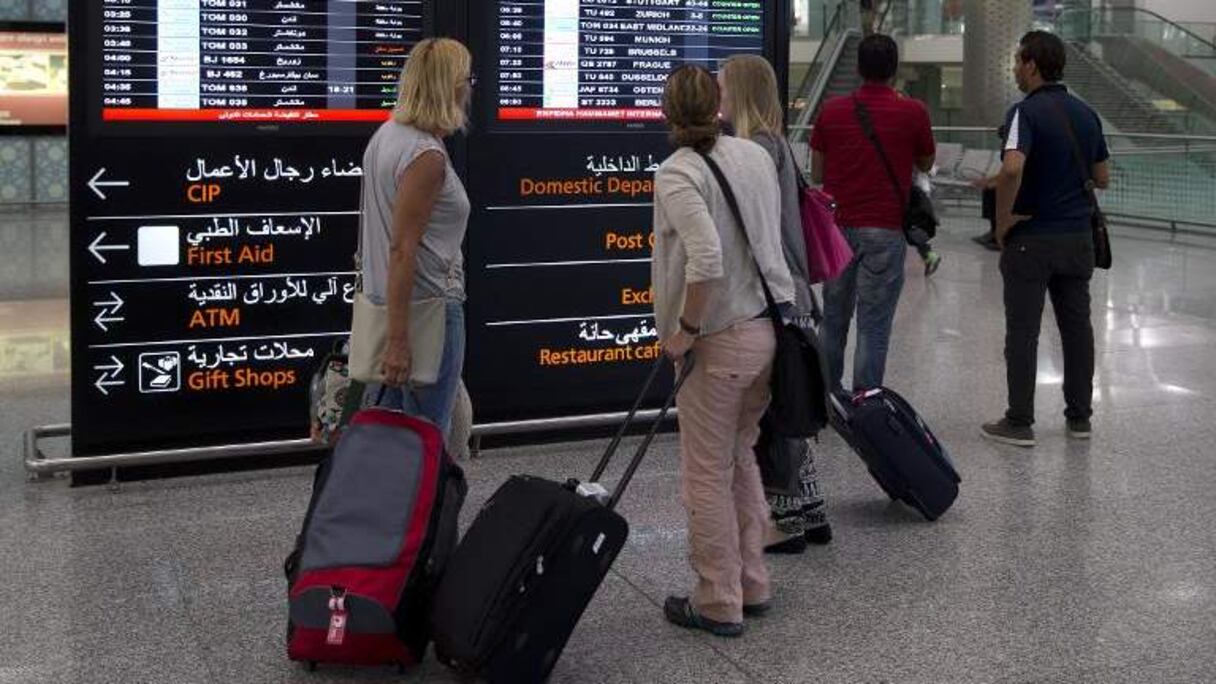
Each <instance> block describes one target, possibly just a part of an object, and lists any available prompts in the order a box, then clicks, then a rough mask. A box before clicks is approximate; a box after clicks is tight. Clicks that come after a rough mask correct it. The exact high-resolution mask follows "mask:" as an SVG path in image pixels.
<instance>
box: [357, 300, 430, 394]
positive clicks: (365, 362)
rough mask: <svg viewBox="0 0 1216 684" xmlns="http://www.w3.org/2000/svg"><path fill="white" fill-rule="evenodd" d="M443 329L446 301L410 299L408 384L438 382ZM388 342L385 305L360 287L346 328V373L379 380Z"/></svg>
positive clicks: (373, 381)
mask: <svg viewBox="0 0 1216 684" xmlns="http://www.w3.org/2000/svg"><path fill="white" fill-rule="evenodd" d="M446 330H447V302H445V301H444V300H443V299H442V298H439V297H436V298H433V299H416V300H414V301H412V302H410V357H411V360H412V363H411V365H410V384H412V385H434V384H435V383H437V382H439V366H440V364H442V363H443V343H444V338H445V337H446ZM387 346H388V307H386V306H384V305H383V304H376V303H374V302H372V300H371V299H369V298H368V296H367V295H366V294H364V293H363V291H362V290H360V291H359V292H357V293H356V294H355V315H354V319H353V320H352V321H351V330H350V377H351V378H353V379H355V380H358V381H360V382H364V383H377V384H379V383H383V382H384V368H383V367H382V363H383V361H384V350H385V348H386V347H387Z"/></svg>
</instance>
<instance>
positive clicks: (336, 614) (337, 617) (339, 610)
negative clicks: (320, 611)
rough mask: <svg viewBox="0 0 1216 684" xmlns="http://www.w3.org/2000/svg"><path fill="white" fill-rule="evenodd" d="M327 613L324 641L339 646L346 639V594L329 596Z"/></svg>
mask: <svg viewBox="0 0 1216 684" xmlns="http://www.w3.org/2000/svg"><path fill="white" fill-rule="evenodd" d="M329 613H330V614H329V632H328V633H327V634H326V636H325V643H326V644H327V645H329V646H341V645H342V644H343V643H344V642H345V641H346V623H347V613H346V594H344V593H343V594H334V595H333V596H330V597H329Z"/></svg>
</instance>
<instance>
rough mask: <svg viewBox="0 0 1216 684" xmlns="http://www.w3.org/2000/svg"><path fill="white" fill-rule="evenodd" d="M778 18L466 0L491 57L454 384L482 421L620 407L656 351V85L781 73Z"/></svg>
mask: <svg viewBox="0 0 1216 684" xmlns="http://www.w3.org/2000/svg"><path fill="white" fill-rule="evenodd" d="M788 7H789V6H788V3H786V2H778V1H774V0H764V1H763V2H762V1H760V0H752V1H748V0H582V1H581V2H579V1H574V0H547V1H544V2H541V1H538V0H536V1H534V0H499V1H497V2H485V3H480V2H475V3H472V4H471V5H470V26H471V27H472V31H473V33H472V35H471V37H470V38H471V45H472V46H473V49H474V54H475V55H490V56H491V57H490V58H489V59H486V58H482V59H478V60H475V61H476V62H477V65H478V68H479V77H480V78H479V79H478V83H479V85H478V87H477V89H476V93H475V103H474V113H475V121H474V123H473V126H472V127H471V129H470V130H471V132H470V137H469V145H468V149H469V162H468V184H469V191H470V196H471V197H472V198H473V199H474V209H473V216H472V218H471V219H470V223H469V238H468V242H467V250H466V251H467V264H466V273H467V274H468V279H469V288H468V290H469V300H468V304H467V325H468V331H469V345H468V352H467V359H466V365H465V382H466V383H467V385H468V387H469V391H470V394H471V395H472V397H473V402H474V406H475V411H476V414H477V417H478V420H479V421H499V420H527V419H533V418H547V417H554V416H563V415H579V414H595V413H604V412H612V411H619V410H624V409H627V408H628V407H629V406H630V405H631V403H632V401H633V400H634V399H635V398H636V393H637V392H638V390H639V388H640V387H641V385H642V382H643V380H644V379H645V377H646V372H647V371H648V370H649V368H650V366H651V364H652V363H653V362H654V361H655V360H656V359H657V358H659V356H660V355H661V354H662V350H661V347H660V340H659V338H658V332H657V330H656V329H655V321H654V316H653V312H654V292H653V290H652V288H651V275H650V261H651V259H650V257H651V247H652V240H653V213H654V207H653V193H654V175H655V171H656V170H657V169H658V167H659V165H660V164H661V163H662V162H663V160H664V159H666V158H667V156H668V155H670V154H671V152H672V149H671V146H670V143H669V142H668V136H667V131H666V129H665V127H664V126H663V122H662V120H661V101H662V91H663V88H664V86H665V84H666V78H667V75H668V74H669V73H670V72H671V71H672V70H673V69H674V68H676V67H678V66H680V65H682V64H685V63H689V62H691V63H694V64H700V65H702V66H705V67H707V68H710V69H713V70H716V68H717V65H718V64H719V62H720V61H721V60H722V59H725V58H726V57H729V56H731V55H735V54H745V53H746V54H757V53H759V54H763V55H765V56H767V57H769V58H770V59H772V60H773V62H774V64H777V65H781V64H782V63H783V61H784V60H783V59H782V56H781V54H780V53H779V51H780V50H782V47H781V46H782V45H783V41H784V40H785V37H784V35H783V34H782V33H781V32H782V31H783V29H782V28H781V27H782V25H783V22H781V21H780V20H779V18H780V17H784V16H786V11H787V10H788ZM777 71H778V75H779V82H782V83H783V82H784V81H785V78H784V71H785V70H784V69H783V68H781V67H780V66H779V67H778V69H777ZM663 393H664V390H663V389H662V388H657V389H656V390H655V396H652V397H650V398H649V400H648V403H650V404H651V405H653V404H654V403H657V402H658V401H659V400H661V396H660V395H662V394H663Z"/></svg>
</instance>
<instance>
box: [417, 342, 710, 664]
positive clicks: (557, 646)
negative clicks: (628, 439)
mask: <svg viewBox="0 0 1216 684" xmlns="http://www.w3.org/2000/svg"><path fill="white" fill-rule="evenodd" d="M662 363H663V360H662V359H660V360H659V362H658V363H656V364H655V368H654V371H653V372H652V373H651V375H650V379H649V380H648V381H647V383H646V389H644V390H643V391H642V397H645V396H646V394H647V393H648V392H647V390H648V389H649V388H650V386H651V384H652V383H653V382H654V381H655V378H656V377H657V376H658V375H659V371H660V370H661V368H662V365H661V364H662ZM691 366H692V361H691V359H690V360H689V361H687V362H685V363H684V364H683V372H682V373H681V374H680V377H679V379H678V380H677V381H676V385H675V389H673V390H672V393H671V395H670V396H669V397H668V399H667V402H666V403H665V405H664V406H663V410H662V412H661V414H660V417H659V419H658V420H657V421H656V422H655V424H654V426H653V428H652V429H651V430H650V432H649V434H648V435H647V436H646V438H645V439H644V440H643V442H642V444H641V446H640V447H638V450H637V452H636V453H635V454H634V456H633V460H632V461H630V463H629V465H628V467H627V468H626V470H625V473H624V474H623V475H622V476H621V480H620V483H619V484H618V485H617V487H616V490H615V491H614V492H613V493H612V494H611V496H609V495H608V493H607V491H606V490H605V489H604V488H603V487H601V486H599V485H598V484H595V483H596V482H597V481H598V480H599V478H600V476H601V475H603V473H604V470H605V468H606V467H607V465H608V462H609V461H610V460H611V459H612V456H613V454H614V453H615V452H616V449H617V447H618V446H619V445H620V442H621V437H622V436H623V435H624V434H625V432H626V430H627V429H628V428H629V425H630V424H631V423H632V421H633V419H634V418H635V417H636V414H637V410H638V407H639V406H640V404H641V402H642V399H641V398H639V399H638V402H637V404H635V405H634V407H633V410H631V411H630V413H629V418H628V419H627V420H626V421H625V424H624V425H622V426H621V429H620V431H619V432H618V433H617V435H616V438H615V439H613V440H612V443H611V445H610V446H609V447H608V449H607V451H606V452H605V454H604V457H603V458H602V459H601V460H600V463H599V465H598V466H597V467H596V469H595V472H594V473H593V474H592V476H591V481H590V482H588V483H580V482H578V481H577V480H569V481H567V482H565V483H560V482H553V481H550V480H545V479H542V478H538V477H531V476H527V475H519V476H515V477H512V478H511V479H509V480H508V481H507V482H506V483H505V484H504V485H503V486H502V487H500V488H499V489H498V491H497V492H495V494H494V496H493V497H491V498H490V500H489V501H488V502H487V503H486V505H485V506H484V507H483V508H482V509H481V511H480V512H479V513H478V515H477V518H476V520H474V521H473V525H472V527H470V528H469V530H468V532H466V533H465V536H464V539H463V540H461V542H460V546H459V547H458V548H457V550H456V553H455V554H454V555H453V556H452V560H451V562H450V563H449V564H448V568H447V572H446V573H445V574H444V577H443V580H442V581H441V583H440V585H439V590H438V592H437V593H436V595H435V601H434V604H433V613H432V624H433V628H434V636H435V653H436V655H437V656H438V657H439V659H440V661H442V662H444V663H445V664H447V665H449V666H451V667H453V668H455V669H457V670H458V671H460V672H462V673H464V674H467V675H473V676H480V677H484V678H485V679H487V680H489V681H490V682H501V683H504V684H505V683H510V684H527V683H529V682H542V681H544V680H545V679H546V678H547V677H548V676H549V673H550V672H551V671H552V669H553V666H554V665H555V664H556V663H557V660H558V658H559V657H560V656H561V653H562V649H564V648H565V646H566V641H567V640H568V639H569V638H570V635H571V633H572V632H573V631H574V627H575V625H576V624H577V623H578V620H579V618H580V617H581V616H582V614H583V611H584V610H585V609H586V607H587V604H588V603H589V602H590V601H591V598H592V597H593V596H594V595H595V592H596V590H597V589H598V588H599V586H600V583H601V582H602V581H603V579H604V576H605V575H606V574H607V573H608V569H609V567H611V565H612V562H613V561H614V560H615V559H616V556H617V554H618V553H620V551H621V548H622V547H623V546H624V545H625V539H626V537H627V536H628V534H629V525H628V524H627V523H626V522H625V519H624V518H623V517H621V515H620V514H619V513H617V512H616V511H615V510H614V509H615V507H616V504H617V502H618V501H619V500H620V498H621V495H622V494H623V493H624V491H625V488H626V487H627V486H628V485H629V481H630V479H631V478H632V477H633V474H634V472H635V471H636V470H637V468H638V465H639V464H640V463H641V461H642V457H643V456H645V454H646V450H647V448H648V447H649V446H650V443H651V441H652V440H653V439H654V436H655V433H656V432H657V431H658V429H659V426H660V425H661V424H662V422H663V419H664V418H665V417H666V415H667V412H668V410H669V409H670V408H671V405H672V404H673V403H674V401H675V396H676V393H677V392H678V391H679V388H680V385H681V384H683V381H684V379H685V378H686V377H687V374H688V372H689V370H690V368H691Z"/></svg>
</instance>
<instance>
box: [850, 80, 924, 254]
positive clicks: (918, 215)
mask: <svg viewBox="0 0 1216 684" xmlns="http://www.w3.org/2000/svg"><path fill="white" fill-rule="evenodd" d="M853 111H854V112H856V114H857V123H859V124H861V132H862V133H864V134H865V136H866V138H867V139H868V140H869V141H870V144H871V145H873V146H874V150H875V151H876V152H878V158H879V159H881V160H882V167H883V169H885V170H886V172H887V178H888V179H890V181H891V187H892V188H894V189H895V199H896V200H897V201H898V202H899V205H900V206H901V207H903V208H904V225H903V228H904V233H905V234H907V232H908V231H909V230H912V229H915V228H919V229H920V230H922V231H924V233H925V235H928V236H929V239H933V238H934V237H936V236H937V226H938V223H939V221H938V220H937V212H936V211H934V209H933V200H932V199H930V198H929V195H927V194H926V193H925V191H924V190H921V189H920V188H918V187H917V186H916V184H915V183H913V184H912V192H911V193H910V194H909V195H908V196H907V197H904V192H903V189H902V188H901V187H900V184H899V176H896V175H895V168H894V167H893V166H891V159H890V158H889V157H887V151H886V149H884V148H883V146H882V141H881V140H879V139H878V133H877V132H876V131H875V130H874V119H873V118H872V117H871V116H870V110H869V109H868V108H866V106H865V105H864V104H862V102H861V100H860V99H858V97H857V96H856V95H854V96H853Z"/></svg>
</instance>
